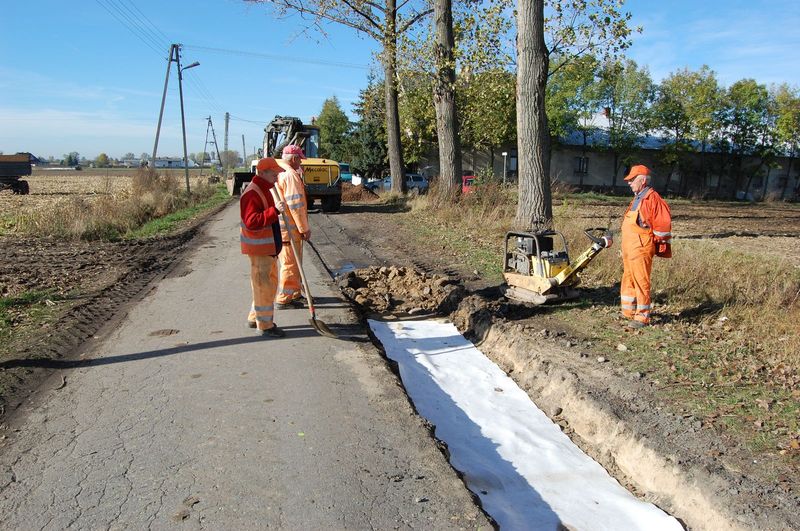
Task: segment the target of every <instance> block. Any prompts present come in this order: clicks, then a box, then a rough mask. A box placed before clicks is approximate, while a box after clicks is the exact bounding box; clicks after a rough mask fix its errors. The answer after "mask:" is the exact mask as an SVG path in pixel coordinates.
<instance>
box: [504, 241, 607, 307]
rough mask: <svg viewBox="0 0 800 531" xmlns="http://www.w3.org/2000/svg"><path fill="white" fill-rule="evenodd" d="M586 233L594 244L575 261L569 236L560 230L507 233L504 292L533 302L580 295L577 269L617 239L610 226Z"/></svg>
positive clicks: (507, 295)
mask: <svg viewBox="0 0 800 531" xmlns="http://www.w3.org/2000/svg"><path fill="white" fill-rule="evenodd" d="M584 233H585V234H586V236H588V237H589V239H590V240H592V245H591V247H589V248H588V249H586V250H585V251H584V252H583V254H581V255H580V256H579V257H578V258H577V259H576V260H575V261H574V262H570V260H569V250H568V248H567V240H566V238H564V235H563V234H561V233H560V232H558V231H554V230H543V231H538V232H509V233H507V234H506V240H505V263H504V264H503V277H504V278H505V281H506V286H505V287H504V294H505V296H506V297H508V298H509V299H514V300H517V301H520V302H527V303H531V304H544V303H546V302H548V301H559V300H565V299H571V298H575V297H577V296H578V292H577V290H576V289H575V287H576V286H577V285H578V283H579V282H580V278H579V277H578V273H580V272H581V271H582V270H583V269H584V268H585V267H586V266H587V265H589V262H591V261H592V260H593V259H594V257H595V256H597V255H598V253H600V251H602V250H603V249H605V248H607V247H611V244H612V243H613V241H614V240H613V238H612V235H611V232H610V231H609V230H608V229H601V228H595V229H586V230H585V231H584Z"/></svg>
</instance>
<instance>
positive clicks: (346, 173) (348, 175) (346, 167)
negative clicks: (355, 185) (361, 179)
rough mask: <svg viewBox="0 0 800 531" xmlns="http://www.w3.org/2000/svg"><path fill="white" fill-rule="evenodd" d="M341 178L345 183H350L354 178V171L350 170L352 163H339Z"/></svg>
mask: <svg viewBox="0 0 800 531" xmlns="http://www.w3.org/2000/svg"><path fill="white" fill-rule="evenodd" d="M339 178H340V179H342V182H345V183H349V182H351V181H352V180H353V173H352V172H351V171H350V164H348V163H346V162H340V163H339Z"/></svg>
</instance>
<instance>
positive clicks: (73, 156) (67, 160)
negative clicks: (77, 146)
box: [61, 151, 81, 166]
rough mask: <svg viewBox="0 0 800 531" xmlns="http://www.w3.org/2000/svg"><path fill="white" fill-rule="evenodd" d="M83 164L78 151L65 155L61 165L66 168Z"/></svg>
mask: <svg viewBox="0 0 800 531" xmlns="http://www.w3.org/2000/svg"><path fill="white" fill-rule="evenodd" d="M80 162H81V157H80V155H78V153H77V152H76V151H71V152H70V153H69V154H66V155H64V158H63V159H62V160H61V164H63V165H64V166H77V165H78V164H80Z"/></svg>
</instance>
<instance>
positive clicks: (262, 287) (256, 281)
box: [247, 255, 278, 330]
mask: <svg viewBox="0 0 800 531" xmlns="http://www.w3.org/2000/svg"><path fill="white" fill-rule="evenodd" d="M248 256H249V257H250V288H251V289H252V290H253V302H252V303H251V304H250V313H248V315H247V320H248V321H250V322H251V323H252V322H255V323H256V326H257V327H258V329H259V330H266V329H267V328H272V327H273V326H274V323H273V322H272V318H273V315H274V313H275V306H274V304H275V290H276V289H277V286H278V261H277V259H276V258H275V257H274V256H255V255H248Z"/></svg>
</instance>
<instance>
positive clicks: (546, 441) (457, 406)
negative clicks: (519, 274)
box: [369, 320, 683, 531]
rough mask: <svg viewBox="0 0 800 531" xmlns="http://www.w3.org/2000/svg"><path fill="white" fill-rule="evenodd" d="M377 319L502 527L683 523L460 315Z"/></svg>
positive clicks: (421, 407)
mask: <svg viewBox="0 0 800 531" xmlns="http://www.w3.org/2000/svg"><path fill="white" fill-rule="evenodd" d="M369 325H370V327H371V328H372V330H373V332H374V333H375V335H376V336H377V338H378V339H379V340H380V341H381V343H382V344H383V347H384V349H385V350H386V354H387V356H388V357H389V358H391V359H392V360H394V361H396V362H397V363H398V365H399V368H400V376H401V378H402V380H403V385H404V386H405V387H406V389H407V390H408V393H409V396H410V397H411V400H412V401H413V402H414V405H415V407H416V408H417V410H418V411H419V413H420V414H421V415H422V416H424V417H425V418H426V419H428V420H429V421H430V422H431V423H432V424H434V425H435V426H436V437H437V438H439V439H441V440H443V441H445V442H446V443H447V446H448V448H449V451H450V461H451V464H452V465H453V467H454V468H455V469H456V470H458V471H460V472H461V473H463V475H464V479H465V481H466V484H467V486H468V488H469V489H470V490H471V491H472V492H474V493H475V494H476V495H478V496H479V497H480V499H481V503H482V504H483V507H484V509H485V510H486V512H487V513H489V514H490V515H491V516H492V518H494V519H495V520H496V521H497V523H498V524H499V525H500V528H501V529H504V530H505V529H557V528H558V527H559V525H564V526H568V528H569V529H576V530H600V529H609V530H611V529H613V530H623V529H625V530H627V529H642V530H645V529H646V530H648V531H652V530H660V529H669V530H676V531H679V530H681V529H683V528H682V526H681V525H680V524H679V523H678V522H677V520H675V519H674V518H672V517H671V516H668V515H667V514H665V513H664V512H663V511H661V510H660V509H659V508H657V507H656V506H654V505H652V504H650V503H646V502H643V501H641V500H639V499H637V498H635V497H634V496H633V495H632V494H631V493H629V492H628V491H627V490H626V489H624V488H623V487H622V486H621V485H620V484H619V483H618V482H617V481H616V480H615V479H614V478H612V477H611V476H610V475H609V474H608V473H607V472H606V471H605V469H603V467H601V466H600V465H599V464H598V463H596V462H595V461H593V460H592V459H591V458H590V457H589V456H587V455H586V454H584V453H583V452H582V451H581V450H580V449H579V448H578V447H577V446H575V445H574V444H573V443H572V441H570V440H569V437H567V436H566V435H564V434H563V433H562V432H561V430H560V429H559V427H558V426H557V425H555V424H554V423H553V422H551V421H550V419H549V418H547V416H546V415H545V414H544V413H543V412H542V411H541V410H540V409H539V408H537V407H536V405H535V404H534V403H533V402H532V401H531V400H530V398H529V397H528V395H527V394H525V392H524V391H522V390H521V389H520V388H519V387H517V385H516V384H515V383H514V381H513V380H511V378H509V377H508V376H507V375H506V374H505V373H504V372H503V371H502V370H501V369H500V368H499V367H497V366H496V365H495V364H494V363H493V362H492V361H491V360H489V359H488V358H487V357H486V356H484V355H483V353H481V352H480V351H479V350H478V349H477V348H475V346H474V345H473V344H472V343H470V342H469V341H467V340H466V339H465V338H464V337H463V336H462V335H461V334H460V333H459V332H458V330H457V329H456V327H455V326H453V325H452V324H451V323H445V322H440V321H402V322H381V321H373V320H370V321H369Z"/></svg>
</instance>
